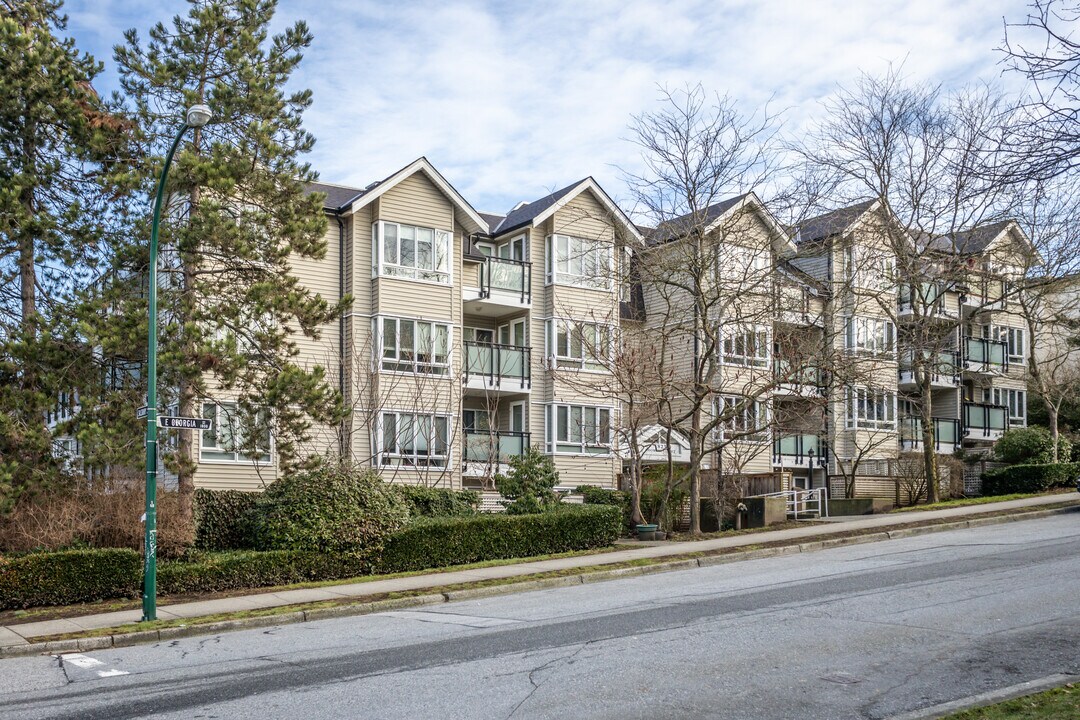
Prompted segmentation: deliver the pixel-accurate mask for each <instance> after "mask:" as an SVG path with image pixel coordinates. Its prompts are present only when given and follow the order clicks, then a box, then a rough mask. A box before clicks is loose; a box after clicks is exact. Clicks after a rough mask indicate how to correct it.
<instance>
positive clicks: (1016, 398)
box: [990, 388, 1027, 427]
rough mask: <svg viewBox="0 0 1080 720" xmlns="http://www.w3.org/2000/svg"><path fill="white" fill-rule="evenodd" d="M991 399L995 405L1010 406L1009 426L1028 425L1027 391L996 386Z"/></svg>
mask: <svg viewBox="0 0 1080 720" xmlns="http://www.w3.org/2000/svg"><path fill="white" fill-rule="evenodd" d="M990 400H991V402H992V403H993V404H994V405H1004V406H1005V407H1007V408H1009V426H1010V427H1025V426H1027V391H1026V390H1004V389H1000V388H994V389H993V391H992V393H991V395H990Z"/></svg>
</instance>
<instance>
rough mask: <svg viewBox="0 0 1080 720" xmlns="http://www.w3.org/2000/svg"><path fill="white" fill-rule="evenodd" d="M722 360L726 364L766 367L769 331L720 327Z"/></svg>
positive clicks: (767, 362)
mask: <svg viewBox="0 0 1080 720" xmlns="http://www.w3.org/2000/svg"><path fill="white" fill-rule="evenodd" d="M720 334H721V336H722V337H723V339H724V362H725V363H727V364H728V365H744V366H746V367H766V366H768V364H769V346H770V345H771V343H770V342H769V331H768V330H766V329H764V328H739V327H733V328H727V329H721V331H720Z"/></svg>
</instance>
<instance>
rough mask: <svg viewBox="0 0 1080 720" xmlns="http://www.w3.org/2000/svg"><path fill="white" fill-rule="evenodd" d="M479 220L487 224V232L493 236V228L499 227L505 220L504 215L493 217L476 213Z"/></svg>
mask: <svg viewBox="0 0 1080 720" xmlns="http://www.w3.org/2000/svg"><path fill="white" fill-rule="evenodd" d="M477 215H479V216H480V218H481V219H482V220H483V221H484V222H486V223H487V224H488V232H489V233H492V234H494V233H495V228H497V227H499V223H501V222H502V221H503V220H505V219H506V216H505V215H495V214H493V213H477Z"/></svg>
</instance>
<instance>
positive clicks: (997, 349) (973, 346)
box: [964, 336, 1009, 370]
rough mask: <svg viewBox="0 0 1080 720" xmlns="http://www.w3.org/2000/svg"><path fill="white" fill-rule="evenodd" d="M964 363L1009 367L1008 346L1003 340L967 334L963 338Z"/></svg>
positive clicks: (966, 364) (967, 365)
mask: <svg viewBox="0 0 1080 720" xmlns="http://www.w3.org/2000/svg"><path fill="white" fill-rule="evenodd" d="M964 365H965V367H967V368H968V369H970V368H971V366H972V365H985V366H988V367H989V366H997V367H998V368H1000V369H1001V370H1008V369H1009V346H1008V343H1006V342H1005V341H1004V340H991V339H989V338H978V337H970V336H967V337H965V338H964Z"/></svg>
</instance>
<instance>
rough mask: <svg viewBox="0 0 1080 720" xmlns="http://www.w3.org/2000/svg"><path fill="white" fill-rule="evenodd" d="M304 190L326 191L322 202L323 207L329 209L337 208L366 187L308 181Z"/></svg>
mask: <svg viewBox="0 0 1080 720" xmlns="http://www.w3.org/2000/svg"><path fill="white" fill-rule="evenodd" d="M305 190H307V191H308V192H309V193H315V192H320V193H326V200H325V201H324V202H323V207H325V208H327V209H329V210H339V209H341V208H342V207H344V206H346V205H348V204H349V203H350V202H351V201H353V200H355V199H356V198H358V197H360V196H361V195H363V194H364V193H366V192H367V189H365V188H354V187H347V186H345V185H334V184H332V183H318V182H314V183H308V184H307V186H306V187H305Z"/></svg>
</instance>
